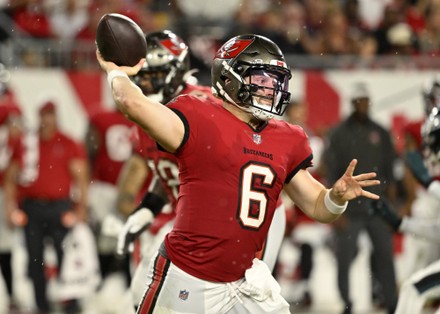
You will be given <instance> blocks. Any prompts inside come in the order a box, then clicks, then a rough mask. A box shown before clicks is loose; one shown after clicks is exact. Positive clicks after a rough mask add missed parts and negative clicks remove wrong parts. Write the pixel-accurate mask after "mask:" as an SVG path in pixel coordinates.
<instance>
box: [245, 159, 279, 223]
mask: <svg viewBox="0 0 440 314" xmlns="http://www.w3.org/2000/svg"><path fill="white" fill-rule="evenodd" d="M275 178H276V174H275V172H274V171H273V170H272V168H270V167H269V166H267V165H261V164H248V165H246V166H245V167H243V168H242V170H241V199H240V203H239V204H240V205H239V206H240V207H239V213H238V214H239V219H240V223H241V225H242V226H243V227H247V228H251V229H259V228H260V226H261V225H262V224H263V222H264V218H265V217H266V211H267V205H268V204H267V203H268V197H267V192H266V191H265V190H264V189H262V188H258V187H257V186H256V183H255V182H256V180H257V179H260V184H259V185H260V186H261V187H268V188H270V187H272V186H273V184H274V182H275Z"/></svg>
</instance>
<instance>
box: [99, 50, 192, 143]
mask: <svg viewBox="0 0 440 314" xmlns="http://www.w3.org/2000/svg"><path fill="white" fill-rule="evenodd" d="M96 56H97V59H98V61H99V64H100V66H101V68H102V69H103V70H104V71H105V72H106V73H107V76H108V78H109V81H110V85H111V88H112V94H113V98H114V100H115V102H116V104H117V106H118V108H119V110H120V111H121V112H123V113H124V114H125V115H126V116H127V117H128V118H129V119H130V120H132V121H134V122H135V123H137V124H139V125H140V126H141V127H142V128H143V129H144V130H145V131H146V132H147V133H148V134H149V135H150V136H151V137H152V138H153V139H155V140H156V142H158V143H159V144H160V145H161V146H162V147H163V148H164V149H166V150H167V151H169V152H175V151H176V150H177V149H178V148H179V146H180V144H181V143H182V140H183V137H184V133H185V127H184V124H183V122H182V120H181V119H180V118H179V116H178V115H177V114H176V113H174V112H173V111H171V110H170V109H169V108H167V107H166V106H163V105H162V104H161V103H159V102H157V101H155V100H153V99H151V98H148V97H146V96H145V95H144V94H143V93H142V91H141V90H140V88H139V87H137V86H136V85H135V84H133V83H132V82H131V81H130V79H129V78H128V75H130V76H132V75H135V74H136V73H137V72H138V71H139V70H140V68H141V67H142V65H143V63H144V61H145V59H141V60H140V61H139V63H138V64H137V65H135V66H133V67H127V66H122V67H118V66H117V65H116V64H115V63H113V62H109V61H105V60H104V59H102V57H101V54H100V53H99V51H98V50H97V51H96ZM124 73H125V74H126V75H124Z"/></svg>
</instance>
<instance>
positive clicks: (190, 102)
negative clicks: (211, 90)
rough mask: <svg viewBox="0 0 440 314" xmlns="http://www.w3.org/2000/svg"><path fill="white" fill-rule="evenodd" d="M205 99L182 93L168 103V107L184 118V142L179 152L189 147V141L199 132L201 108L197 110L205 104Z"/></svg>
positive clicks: (181, 118)
mask: <svg viewBox="0 0 440 314" xmlns="http://www.w3.org/2000/svg"><path fill="white" fill-rule="evenodd" d="M203 105H204V104H203V99H200V98H199V97H196V96H192V95H181V96H178V97H176V98H175V99H174V100H173V101H171V102H170V103H169V104H168V107H169V108H170V109H171V110H172V111H174V112H175V113H176V114H177V115H178V116H179V118H180V120H182V122H183V125H184V128H185V134H184V136H183V139H182V142H181V143H180V146H179V148H178V149H177V154H179V153H182V152H183V151H185V150H187V149H188V145H187V143H188V142H192V138H194V136H195V134H197V130H198V126H199V124H200V121H202V120H201V119H200V117H199V113H200V110H197V106H203Z"/></svg>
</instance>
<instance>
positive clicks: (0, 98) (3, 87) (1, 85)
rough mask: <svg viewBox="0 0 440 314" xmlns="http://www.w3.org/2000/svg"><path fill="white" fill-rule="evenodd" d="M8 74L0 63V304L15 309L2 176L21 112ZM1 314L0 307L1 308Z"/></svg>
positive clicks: (16, 145) (16, 142) (17, 141)
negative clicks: (1, 292)
mask: <svg viewBox="0 0 440 314" xmlns="http://www.w3.org/2000/svg"><path fill="white" fill-rule="evenodd" d="M8 81H9V72H8V71H7V70H6V69H5V68H4V66H3V64H0V270H1V273H2V275H3V280H4V282H5V286H6V292H7V294H8V297H9V300H7V301H6V302H5V304H2V306H6V308H9V309H10V310H14V309H16V308H17V305H18V304H16V301H15V298H14V288H13V286H14V285H13V271H12V269H13V267H12V248H13V246H14V231H13V226H12V224H11V223H9V221H10V220H9V218H8V217H7V211H6V204H5V199H4V191H3V177H4V175H5V171H6V169H7V167H8V166H9V164H10V162H11V159H12V158H13V155H14V154H17V153H18V151H19V150H20V145H21V136H22V121H21V110H20V108H19V107H18V105H17V104H16V103H15V102H14V100H13V97H12V95H11V93H10V91H9V90H8V87H7V83H8ZM0 311H1V308H0Z"/></svg>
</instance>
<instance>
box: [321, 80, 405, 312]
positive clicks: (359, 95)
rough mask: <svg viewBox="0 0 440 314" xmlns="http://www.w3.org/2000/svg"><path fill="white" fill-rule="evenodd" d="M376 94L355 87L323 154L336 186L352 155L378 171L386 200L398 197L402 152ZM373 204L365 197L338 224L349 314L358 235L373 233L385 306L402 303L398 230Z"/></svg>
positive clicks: (341, 287)
mask: <svg viewBox="0 0 440 314" xmlns="http://www.w3.org/2000/svg"><path fill="white" fill-rule="evenodd" d="M370 105H371V104H370V94H369V91H368V88H367V86H366V85H365V84H364V83H362V82H359V83H355V84H354V85H353V89H352V94H351V106H352V113H351V115H350V116H349V117H347V118H346V119H345V120H344V121H342V122H341V123H340V124H339V125H337V126H336V127H334V128H333V129H332V130H331V131H330V132H329V135H328V138H327V141H328V143H327V147H326V150H325V152H324V155H323V158H324V160H323V161H324V162H325V174H326V180H327V181H328V182H329V184H332V183H333V182H335V180H337V178H339V177H340V176H341V174H342V173H343V172H344V169H345V165H346V164H347V162H349V161H350V160H351V159H352V158H354V157H356V158H358V160H359V165H358V171H360V172H365V171H366V170H367V169H375V171H376V172H377V175H378V179H379V180H380V181H381V185H380V186H376V187H373V188H372V189H371V191H374V192H375V193H377V194H378V195H380V196H381V198H385V199H391V200H393V199H394V195H395V184H394V174H393V169H394V161H395V158H396V153H395V151H394V148H393V143H392V141H391V137H390V135H389V132H388V131H387V130H385V129H384V128H383V127H382V126H380V125H379V124H377V123H376V122H374V121H373V120H372V119H371V118H370V116H369V110H370ZM369 210H370V202H369V200H367V199H365V198H360V199H358V200H357V201H356V202H350V203H349V205H348V211H347V214H346V215H344V216H343V217H341V219H338V220H337V221H336V222H335V223H334V224H333V226H334V233H333V234H334V236H335V254H336V260H337V272H338V275H337V278H338V279H337V282H338V288H339V292H340V296H341V298H342V300H343V302H344V304H345V306H344V309H343V313H344V314H351V313H352V311H353V304H352V300H351V292H350V291H351V289H350V285H349V281H350V280H349V274H350V266H351V265H352V262H353V260H354V258H355V256H356V254H357V252H358V238H359V236H360V235H361V233H363V232H365V233H367V234H368V238H369V240H370V241H371V244H372V252H371V254H372V255H371V258H372V262H371V272H372V273H373V274H374V275H375V277H376V278H377V280H378V282H379V283H380V285H381V288H382V291H383V295H384V306H385V307H386V309H387V311H388V313H390V314H391V313H393V312H394V309H395V305H396V302H397V281H396V275H395V269H394V257H393V233H392V232H391V231H390V230H389V228H388V226H387V225H386V224H384V222H383V221H382V220H381V219H378V217H371V216H370V215H369Z"/></svg>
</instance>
